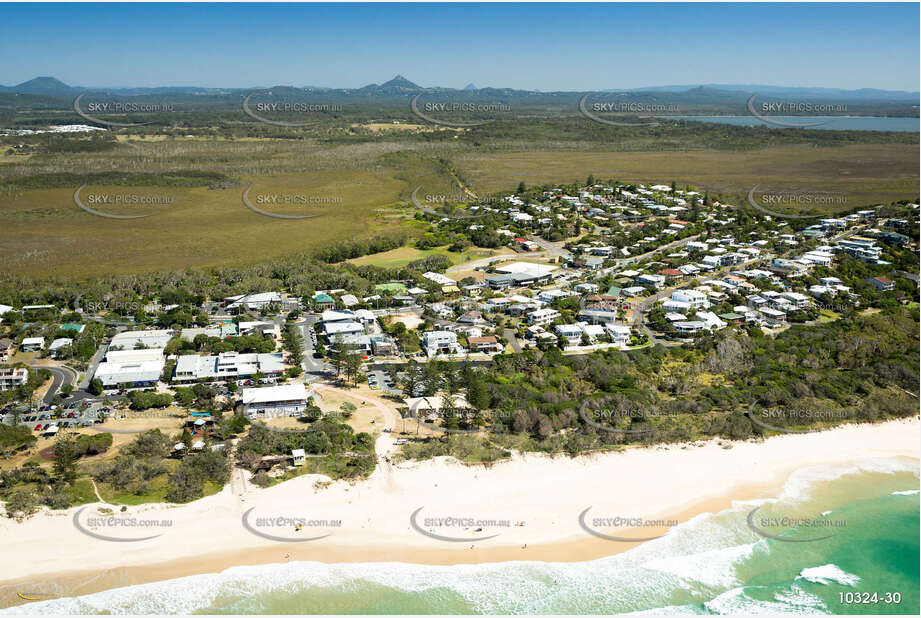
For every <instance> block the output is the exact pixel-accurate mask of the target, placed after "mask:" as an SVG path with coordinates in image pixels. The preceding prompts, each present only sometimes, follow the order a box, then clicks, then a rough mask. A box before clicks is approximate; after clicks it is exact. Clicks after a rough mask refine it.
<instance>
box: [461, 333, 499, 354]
mask: <svg viewBox="0 0 921 618" xmlns="http://www.w3.org/2000/svg"><path fill="white" fill-rule="evenodd" d="M467 343H468V344H469V345H470V349H471V350H473V351H474V352H484V353H486V354H492V353H495V352H501V351H502V344H501V343H499V340H498V339H496V338H495V337H494V336H491V335H490V336H488V337H468V338H467Z"/></svg>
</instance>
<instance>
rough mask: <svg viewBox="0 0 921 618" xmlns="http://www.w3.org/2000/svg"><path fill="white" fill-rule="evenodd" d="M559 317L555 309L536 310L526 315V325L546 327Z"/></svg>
mask: <svg viewBox="0 0 921 618" xmlns="http://www.w3.org/2000/svg"><path fill="white" fill-rule="evenodd" d="M559 317H560V312H559V311H557V310H556V309H550V308H549V307H547V308H544V309H538V310H536V311H532V312H531V313H529V314H527V318H528V324H533V325H534V326H546V325H547V324H550V323H551V322H553V321H554V320H556V319H557V318H559Z"/></svg>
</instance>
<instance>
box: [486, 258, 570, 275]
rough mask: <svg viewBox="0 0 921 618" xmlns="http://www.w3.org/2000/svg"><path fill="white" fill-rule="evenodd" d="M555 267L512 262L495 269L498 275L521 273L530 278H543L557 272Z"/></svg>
mask: <svg viewBox="0 0 921 618" xmlns="http://www.w3.org/2000/svg"><path fill="white" fill-rule="evenodd" d="M557 269H558V267H557V266H552V265H550V264H533V263H531V262H512V263H511V264H506V265H505V266H500V267H498V268H496V272H500V273H523V274H527V275H531V276H532V277H544V276H547V275H549V274H550V273H552V272H553V271H555V270H557Z"/></svg>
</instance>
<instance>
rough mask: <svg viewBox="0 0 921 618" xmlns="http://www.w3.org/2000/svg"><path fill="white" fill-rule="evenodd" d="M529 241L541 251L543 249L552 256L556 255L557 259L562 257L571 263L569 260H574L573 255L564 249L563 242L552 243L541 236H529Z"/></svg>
mask: <svg viewBox="0 0 921 618" xmlns="http://www.w3.org/2000/svg"><path fill="white" fill-rule="evenodd" d="M528 240H530V241H531V242H533V243H534V244H536V245H538V246H539V247H540V248H541V249H543V250H544V251H546V252H547V253H549V254H550V255H555V256H556V257H561V258H563V259H564V260H567V261H569V260H571V259H572V254H571V253H569V251H567V250H566V249H564V248H563V244H564V243H561V242H550V241H549V240H545V239H543V238H541V237H540V236H529V237H528Z"/></svg>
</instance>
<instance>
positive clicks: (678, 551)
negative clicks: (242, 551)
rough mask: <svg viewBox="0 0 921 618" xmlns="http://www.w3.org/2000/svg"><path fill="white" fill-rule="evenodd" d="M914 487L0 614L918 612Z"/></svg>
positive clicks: (751, 505)
mask: <svg viewBox="0 0 921 618" xmlns="http://www.w3.org/2000/svg"><path fill="white" fill-rule="evenodd" d="M702 483H704V484H705V483H706V479H703V480H702ZM918 488H919V471H918V464H917V463H916V462H910V461H907V460H901V459H878V460H872V461H868V462H864V463H861V464H860V465H859V466H855V467H849V468H811V469H806V470H801V471H799V472H798V473H796V474H794V475H793V476H792V477H791V478H790V479H789V480H788V482H787V483H786V485H785V487H784V489H783V492H782V494H781V495H780V496H779V497H777V498H773V499H766V500H757V501H740V502H736V503H734V504H733V506H732V508H730V509H728V510H726V511H723V512H720V513H715V514H702V515H699V516H697V517H695V518H694V519H692V520H690V521H688V522H685V523H683V524H681V525H679V526H677V527H675V528H673V529H672V530H671V531H670V532H669V534H667V535H666V536H664V537H662V538H659V539H656V540H654V541H650V542H648V543H645V544H642V545H640V546H638V547H635V548H633V549H631V550H629V551H627V552H624V553H620V554H617V555H614V556H610V557H607V558H602V559H599V560H593V561H590V562H578V563H546V562H508V563H494V564H481V565H457V566H424V565H414V564H404V563H356V564H323V563H318V562H290V563H285V564H270V565H262V566H245V567H232V568H229V569H227V570H225V571H223V572H221V573H215V574H206V575H196V576H191V577H183V578H179V579H173V580H167V581H161V582H156V583H149V584H141V585H136V586H128V587H124V588H116V589H112V590H107V591H104V592H98V593H95V594H89V595H85V596H80V597H71V598H59V599H52V600H47V601H40V602H34V603H30V604H27V605H20V606H18V607H13V608H8V609H5V610H0V614H3V613H34V614H62V613H64V614H94V613H110V614H147V613H164V614H170V613H190V614H196V613H198V614H209V613H216V614H388V613H397V614H616V613H640V614H642V613H650V614H727V613H728V614H758V613H772V614H773V613H791V614H911V615H917V614H918V613H919V567H918V565H919V532H918V531H919V509H921V505H919V491H918ZM611 490H612V491H613V490H614V488H613V486H612V489H611ZM756 508H757V511H756V512H754V513H752V511H753V509H756ZM784 518H786V519H784ZM857 593H867V594H857ZM871 593H875V594H876V597H875V598H874V597H873V596H871ZM896 600H898V602H896Z"/></svg>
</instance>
